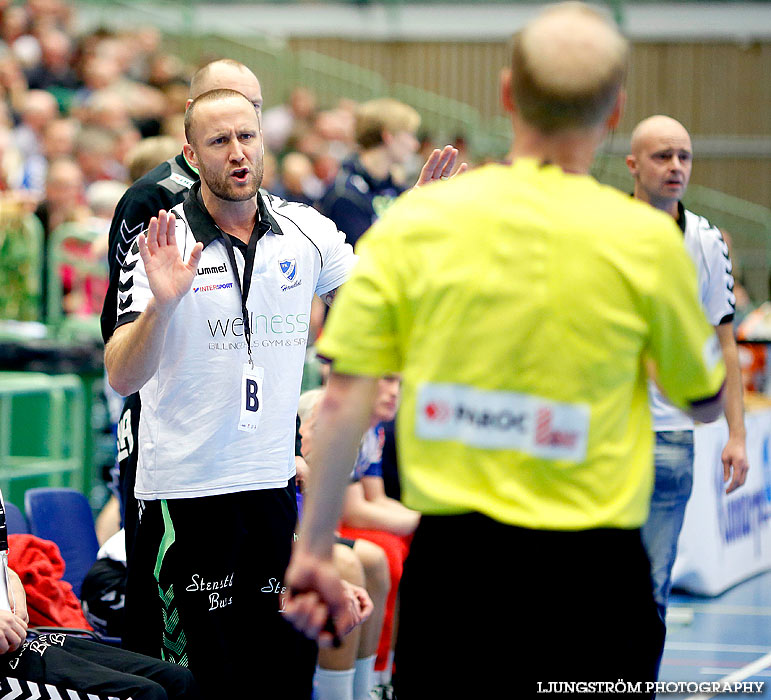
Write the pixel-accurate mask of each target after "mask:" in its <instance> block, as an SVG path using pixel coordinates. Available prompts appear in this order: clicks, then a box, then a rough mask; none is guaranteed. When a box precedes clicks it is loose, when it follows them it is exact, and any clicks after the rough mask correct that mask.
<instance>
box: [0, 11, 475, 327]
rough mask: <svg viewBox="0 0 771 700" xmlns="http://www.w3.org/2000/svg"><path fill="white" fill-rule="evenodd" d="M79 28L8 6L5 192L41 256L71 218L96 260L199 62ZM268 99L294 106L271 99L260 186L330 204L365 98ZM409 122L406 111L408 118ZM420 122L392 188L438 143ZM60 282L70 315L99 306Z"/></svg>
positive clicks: (397, 161) (2, 52) (163, 142)
mask: <svg viewBox="0 0 771 700" xmlns="http://www.w3.org/2000/svg"><path fill="white" fill-rule="evenodd" d="M74 24H75V23H74V10H73V8H72V7H71V6H70V5H69V4H67V3H66V2H65V0H28V1H27V2H25V3H24V4H20V5H16V4H14V5H12V4H11V3H10V2H8V0H5V1H4V2H2V3H0V96H2V99H1V100H0V193H2V195H1V197H2V202H3V203H6V204H8V203H12V204H13V205H14V206H15V207H16V208H17V209H18V208H20V209H21V210H23V211H25V212H29V213H34V214H36V215H37V217H38V218H39V219H40V221H41V223H42V226H43V230H44V243H45V244H46V245H44V247H43V248H44V250H43V255H44V256H45V248H46V247H47V244H48V243H49V241H50V237H51V234H52V232H53V231H54V230H56V228H57V227H58V226H60V225H61V224H62V223H71V222H74V223H77V224H80V225H82V227H83V228H84V230H86V231H88V232H90V233H92V234H93V237H94V245H93V247H91V248H86V249H83V251H82V252H83V255H84V256H86V257H89V258H90V259H92V260H99V259H100V256H102V255H103V254H104V252H105V243H104V234H105V226H104V225H103V222H104V221H105V220H107V221H109V219H110V217H111V214H112V209H113V208H114V206H115V204H116V203H117V201H118V200H119V199H120V196H121V194H122V193H123V192H124V191H125V189H126V188H127V187H128V186H129V185H130V184H131V183H132V182H133V181H135V180H136V179H137V178H138V177H140V176H141V175H142V174H144V173H146V172H147V171H149V170H150V169H152V168H153V167H154V166H155V165H157V164H158V163H160V162H162V161H163V160H165V159H166V158H169V157H171V156H173V155H174V154H176V153H179V152H180V150H181V147H182V145H183V144H184V141H185V137H184V128H183V121H184V109H185V101H186V99H187V96H188V85H189V81H190V77H191V75H192V74H193V72H194V71H195V70H196V69H197V68H198V66H196V65H187V64H185V63H184V62H183V61H181V60H180V59H179V58H177V57H176V56H174V55H172V54H170V53H168V52H167V51H166V50H165V49H164V47H163V44H162V42H161V34H160V32H159V31H158V30H157V29H155V28H152V27H144V28H139V29H127V30H125V31H120V32H115V31H111V30H105V29H99V30H96V31H92V32H90V33H87V34H83V35H80V34H78V33H77V32H76V31H75V30H74V29H73V27H74ZM270 97H272V98H273V99H280V98H281V97H285V98H286V103H285V104H278V105H277V106H270V103H269V105H268V108H267V109H266V110H265V112H264V115H263V124H262V126H263V132H264V136H265V145H266V152H265V175H264V181H263V187H264V188H265V189H266V190H268V191H269V192H271V193H273V194H276V195H278V196H280V197H282V198H285V199H289V200H292V201H299V202H302V203H305V204H308V205H310V206H315V207H317V208H319V209H322V210H323V209H324V208H325V207H326V208H327V209H329V207H330V202H329V192H330V191H331V190H334V188H335V181H336V178H338V176H339V174H340V170H341V167H342V168H343V169H345V168H346V164H349V165H350V164H351V161H352V159H353V158H354V157H355V156H356V154H357V152H358V150H359V145H360V143H361V139H360V138H359V136H360V134H359V135H357V133H356V127H355V122H356V112H357V110H358V109H359V105H357V104H356V103H355V102H353V101H352V100H349V99H340V100H338V101H337V102H336V103H335V104H332V105H329V106H324V107H323V108H322V106H321V105H320V104H319V102H318V100H317V98H316V96H315V95H314V93H313V91H312V90H311V89H309V88H307V87H295V88H293V89H291V90H290V92H289V94H288V95H285V96H278V95H276V96H270ZM387 102H388V101H386V103H387ZM274 104H275V103H274ZM396 104H397V105H398V103H396ZM380 106H381V107H382V105H380ZM386 108H387V109H386V111H388V105H387V104H386ZM403 119H404V117H403V115H399V116H398V120H399V123H400V124H401V122H402V121H403ZM418 123H419V117H418V116H417V114H414V117H413V116H410V117H409V124H410V132H411V135H412V139H413V140H414V144H413V143H408V144H406V145H401V149H402V151H403V153H401V154H398V155H396V156H395V157H394V158H393V159H392V162H391V164H390V165H391V167H390V168H389V172H388V173H387V179H388V180H389V182H388V183H386V184H387V185H388V187H389V188H390V189H389V192H390V193H398V192H400V191H402V190H403V189H404V188H405V187H406V186H407V185H408V184H410V183H413V182H414V181H415V178H416V176H417V173H418V171H419V169H420V166H421V165H422V163H423V162H425V159H426V156H427V154H428V153H430V151H431V149H432V148H433V147H434V144H433V142H432V140H431V139H430V137H428V136H426V135H424V134H423V132H420V142H418V141H417V140H415V137H416V136H417V134H418V132H417V128H418ZM459 144H460V145H461V146H462V145H463V139H462V137H459ZM370 146H371V144H370ZM395 148H396V147H391V150H395ZM461 156H462V157H465V154H464V153H462V154H461ZM466 160H467V158H466ZM373 177H374V179H375V180H376V181H378V182H379V181H380V180H383V179H385V177H384V176H381V175H380V174H375V175H374V176H373ZM392 178H393V181H391V179H392ZM105 182H108V183H110V185H109V186H105V184H104V183H105ZM368 184H369V185H372V184H373V183H372V182H369V183H368ZM364 186H367V185H364ZM349 187H350V184H349ZM376 189H377V185H376ZM325 195H326V197H327V201H326V202H324V204H322V200H324V198H325ZM374 196H376V195H375V194H370V199H371V198H372V197H374ZM324 213H327V215H330V212H329V211H325V212H324ZM332 218H335V217H334V216H333V217H332ZM341 228H342V226H341ZM346 233H347V232H346ZM357 236H358V233H356V234H354V239H355V237H357ZM40 262H41V270H42V279H41V285H40V314H39V319H40V320H45V315H46V301H45V290H46V278H45V275H46V273H45V270H46V264H45V257H44V259H43V260H42V261H40ZM62 283H63V287H64V289H63V312H64V313H66V314H92V313H96V312H98V309H99V308H100V306H101V298H100V294H104V291H105V287H104V285H101V284H94V283H93V282H89V283H88V285H86V283H85V282H84V281H83V280H79V279H76V277H75V276H74V275H73V273H72V271H71V270H69V271H68V270H65V271H64V274H63V279H62ZM85 286H88V287H89V288H88V289H85V288H84V287H85Z"/></svg>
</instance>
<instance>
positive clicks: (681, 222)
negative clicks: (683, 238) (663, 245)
mask: <svg viewBox="0 0 771 700" xmlns="http://www.w3.org/2000/svg"><path fill="white" fill-rule="evenodd" d="M677 225H678V226H679V227H680V230H681V231H682V232H683V233H685V207H684V206H683V203H682V202H678V203H677Z"/></svg>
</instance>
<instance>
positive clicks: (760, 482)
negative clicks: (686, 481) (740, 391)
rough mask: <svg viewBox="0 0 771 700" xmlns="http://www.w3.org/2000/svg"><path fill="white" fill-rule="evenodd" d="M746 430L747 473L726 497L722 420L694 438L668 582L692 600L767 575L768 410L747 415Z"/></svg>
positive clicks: (770, 555) (770, 527)
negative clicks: (692, 460) (690, 470)
mask: <svg viewBox="0 0 771 700" xmlns="http://www.w3.org/2000/svg"><path fill="white" fill-rule="evenodd" d="M745 425H746V427H747V457H748V459H749V463H750V470H749V473H748V476H747V481H746V482H745V484H744V486H742V487H741V488H739V489H737V490H736V491H734V492H733V493H731V494H728V495H726V493H725V484H724V483H723V466H722V462H721V461H720V455H721V453H722V451H723V447H724V446H725V443H726V440H727V438H728V427H727V425H726V422H725V419H721V420H719V421H716V422H715V423H710V424H708V425H700V426H698V427H697V428H696V431H695V434H694V442H695V448H696V453H695V463H694V477H693V494H692V495H691V499H690V501H689V502H688V507H687V508H686V511H685V522H684V523H683V530H682V532H681V534H680V541H679V545H678V555H677V560H676V561H675V566H674V570H673V571H672V580H673V582H674V585H675V586H676V587H677V588H681V589H684V590H686V591H689V592H691V593H695V594H697V595H707V596H715V595H718V594H720V593H722V592H723V591H725V590H726V589H727V588H730V587H731V586H734V585H736V584H737V583H739V582H740V581H743V580H745V579H747V578H749V577H751V576H753V575H755V574H757V573H759V572H761V571H765V570H767V569H771V410H764V411H756V412H752V413H748V414H747V415H746V417H745Z"/></svg>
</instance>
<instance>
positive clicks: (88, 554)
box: [24, 488, 99, 598]
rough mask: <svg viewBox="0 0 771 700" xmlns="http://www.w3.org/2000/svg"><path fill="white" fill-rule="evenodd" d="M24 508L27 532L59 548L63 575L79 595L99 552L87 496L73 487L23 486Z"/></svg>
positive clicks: (78, 595)
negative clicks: (53, 543)
mask: <svg viewBox="0 0 771 700" xmlns="http://www.w3.org/2000/svg"><path fill="white" fill-rule="evenodd" d="M24 510H25V511H26V513H27V520H28V521H29V527H30V532H31V534H33V535H35V536H36V537H40V538H41V539H45V540H51V541H52V542H55V543H56V545H57V546H58V547H59V551H60V552H61V554H62V559H64V564H65V569H64V576H63V578H64V580H65V581H67V582H68V583H70V584H71V585H72V590H73V592H74V593H75V595H76V596H77V597H78V598H80V587H81V585H82V583H83V579H84V578H85V576H86V574H87V573H88V570H89V569H90V568H91V566H92V564H93V563H94V562H95V561H96V555H97V552H98V551H99V543H98V542H97V540H96V529H95V528H94V517H93V515H92V514H91V506H90V505H89V503H88V499H86V497H85V496H84V495H83V494H82V493H80V492H79V491H75V489H67V488H34V489H27V491H26V493H25V494H24Z"/></svg>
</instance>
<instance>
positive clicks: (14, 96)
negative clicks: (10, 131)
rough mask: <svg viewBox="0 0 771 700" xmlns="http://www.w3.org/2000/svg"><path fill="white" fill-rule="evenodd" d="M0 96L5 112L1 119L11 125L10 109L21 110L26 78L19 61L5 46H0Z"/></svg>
mask: <svg viewBox="0 0 771 700" xmlns="http://www.w3.org/2000/svg"><path fill="white" fill-rule="evenodd" d="M0 96H2V104H3V106H4V108H5V111H6V113H4V114H3V121H4V123H6V124H7V125H8V126H11V125H12V121H11V120H10V110H13V111H14V112H16V113H19V112H21V110H22V108H23V107H24V101H25V99H26V97H27V79H26V78H25V77H24V73H23V72H22V70H21V66H20V65H19V62H18V61H17V60H16V59H15V58H14V57H13V55H12V54H11V52H10V51H8V49H6V48H0Z"/></svg>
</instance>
